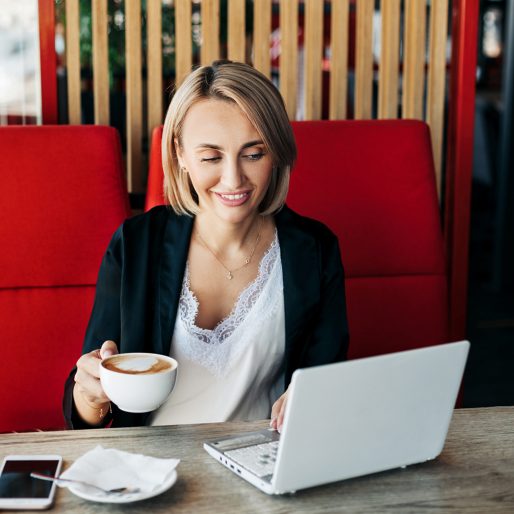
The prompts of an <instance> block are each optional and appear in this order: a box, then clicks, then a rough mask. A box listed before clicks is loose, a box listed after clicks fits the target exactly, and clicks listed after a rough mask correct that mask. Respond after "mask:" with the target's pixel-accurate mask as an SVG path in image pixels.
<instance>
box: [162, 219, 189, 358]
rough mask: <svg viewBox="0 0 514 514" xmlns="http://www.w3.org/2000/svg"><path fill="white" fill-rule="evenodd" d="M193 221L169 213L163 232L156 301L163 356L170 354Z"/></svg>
mask: <svg viewBox="0 0 514 514" xmlns="http://www.w3.org/2000/svg"><path fill="white" fill-rule="evenodd" d="M193 221H194V218H193V217H191V216H177V215H174V214H172V213H170V215H169V216H168V220H167V222H166V226H165V228H164V234H163V249H162V253H161V260H160V263H159V278H158V280H159V288H158V294H159V298H158V301H157V305H158V317H159V319H158V322H159V325H160V334H161V337H160V344H161V348H160V349H159V351H160V353H162V354H163V355H169V353H170V348H171V338H172V335H173V329H174V327H175V318H176V316H177V309H178V302H179V299H180V292H181V290H182V281H183V279H184V271H185V268H186V262H187V254H188V252H189V242H190V240H191V232H192V229H193Z"/></svg>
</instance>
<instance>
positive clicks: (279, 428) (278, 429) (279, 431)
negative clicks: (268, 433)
mask: <svg viewBox="0 0 514 514" xmlns="http://www.w3.org/2000/svg"><path fill="white" fill-rule="evenodd" d="M283 426H284V425H279V427H278V428H277V432H278V433H279V434H281V433H282V427H283Z"/></svg>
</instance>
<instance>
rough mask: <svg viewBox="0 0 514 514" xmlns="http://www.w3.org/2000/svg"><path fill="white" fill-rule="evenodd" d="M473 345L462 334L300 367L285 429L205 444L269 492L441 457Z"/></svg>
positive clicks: (309, 485)
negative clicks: (401, 349)
mask: <svg viewBox="0 0 514 514" xmlns="http://www.w3.org/2000/svg"><path fill="white" fill-rule="evenodd" d="M468 351H469V342H468V341H461V342H458V343H449V344H443V345H438V346H430V347H428V348H422V349H419V350H408V351H404V352H398V353H391V354H387V355H381V356H378V357H369V358H366V359H356V360H351V361H347V362H341V363H337V364H328V365H325V366H316V367H312V368H306V369H300V370H297V371H295V373H294V374H293V378H292V381H291V392H290V396H289V400H288V403H287V407H286V412H285V419H284V426H283V429H282V434H278V433H277V432H276V431H274V430H271V429H270V430H261V431H259V432H250V433H245V434H238V435H232V436H230V437H224V438H221V439H217V440H213V441H208V442H206V443H205V444H204V448H205V450H207V452H208V453H209V454H210V455H212V456H213V457H214V458H215V459H216V460H218V461H219V462H220V463H221V464H223V465H224V466H226V467H227V468H229V469H230V470H231V471H233V472H234V473H235V474H237V475H239V476H240V477H241V478H244V479H245V480H247V481H248V482H250V483H251V484H253V485H254V486H256V487H258V488H259V489H261V490H262V491H264V492H265V493H268V494H283V493H290V492H294V491H297V490H299V489H304V488H306V487H313V486H316V485H321V484H326V483H328V482H335V481H337V480H344V479H346V478H352V477H357V476H361V475H367V474H370V473H376V472H379V471H384V470H387V469H393V468H398V467H404V466H408V465H410V464H416V463H419V462H424V461H427V460H431V459H434V458H436V457H437V456H438V455H439V454H440V453H441V451H442V449H443V445H444V441H445V439H446V433H447V431H448V427H449V424H450V419H451V416H452V412H453V408H454V405H455V401H456V398H457V394H458V392H459V386H460V383H461V379H462V374H463V372H464V366H465V363H466V359H467V355H468Z"/></svg>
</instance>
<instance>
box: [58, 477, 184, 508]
mask: <svg viewBox="0 0 514 514" xmlns="http://www.w3.org/2000/svg"><path fill="white" fill-rule="evenodd" d="M176 481H177V471H176V470H173V473H171V475H170V477H169V478H168V480H166V482H164V483H163V484H161V485H160V486H159V487H158V488H157V489H154V490H153V491H149V492H140V493H131V494H119V495H118V494H105V493H102V492H101V491H95V490H93V489H91V488H89V487H87V486H82V485H72V486H70V487H68V489H69V490H70V491H71V492H72V493H73V494H74V495H75V496H78V497H79V498H83V499H84V500H89V501H92V502H99V503H132V502H138V501H140V500H146V499H147V498H153V497H154V496H157V495H159V494H162V493H163V492H164V491H167V490H168V489H169V488H170V487H171V486H172V485H173V484H174V483H175V482H176Z"/></svg>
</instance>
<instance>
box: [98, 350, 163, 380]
mask: <svg viewBox="0 0 514 514" xmlns="http://www.w3.org/2000/svg"><path fill="white" fill-rule="evenodd" d="M102 365H103V366H104V367H105V368H106V369H108V370H111V371H116V372H118V373H126V374H128V375H145V374H146V375H150V374H154V373H162V372H163V371H167V370H169V369H171V367H172V366H171V364H170V363H169V362H168V361H167V360H165V359H160V358H159V357H157V356H153V355H116V356H114V357H111V358H110V359H109V360H107V361H106V362H103V363H102Z"/></svg>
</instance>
